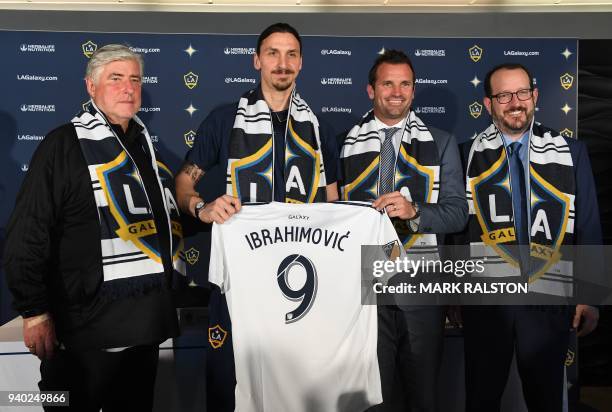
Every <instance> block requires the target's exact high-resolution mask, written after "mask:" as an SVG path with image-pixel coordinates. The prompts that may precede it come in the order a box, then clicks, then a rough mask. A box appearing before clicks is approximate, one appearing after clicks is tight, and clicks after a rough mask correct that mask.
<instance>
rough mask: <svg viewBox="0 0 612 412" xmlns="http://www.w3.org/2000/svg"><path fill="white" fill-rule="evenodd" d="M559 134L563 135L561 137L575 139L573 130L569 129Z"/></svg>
mask: <svg viewBox="0 0 612 412" xmlns="http://www.w3.org/2000/svg"><path fill="white" fill-rule="evenodd" d="M559 133H560V134H561V136H563V137H568V138H570V139H571V138H572V137H574V132H573V131H572V130H571V129H568V128H567V127H566V128H565V129H563V130H561V131H560V132H559Z"/></svg>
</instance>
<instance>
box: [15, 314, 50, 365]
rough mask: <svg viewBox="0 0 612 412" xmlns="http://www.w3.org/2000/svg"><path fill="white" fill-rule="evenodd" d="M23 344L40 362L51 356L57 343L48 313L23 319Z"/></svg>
mask: <svg viewBox="0 0 612 412" xmlns="http://www.w3.org/2000/svg"><path fill="white" fill-rule="evenodd" d="M23 342H24V343H25V345H26V346H27V347H28V349H29V350H30V352H31V353H32V354H33V355H36V356H38V357H39V358H40V359H41V360H42V359H50V358H51V357H52V356H53V352H54V350H55V347H56V346H57V344H58V342H57V339H56V338H55V325H54V323H53V319H52V318H51V316H50V315H49V314H48V313H43V314H42V315H38V316H32V317H31V318H24V319H23Z"/></svg>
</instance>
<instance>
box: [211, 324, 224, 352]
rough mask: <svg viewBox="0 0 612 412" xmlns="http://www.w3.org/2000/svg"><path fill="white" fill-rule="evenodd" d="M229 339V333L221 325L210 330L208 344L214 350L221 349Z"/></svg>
mask: <svg viewBox="0 0 612 412" xmlns="http://www.w3.org/2000/svg"><path fill="white" fill-rule="evenodd" d="M226 338H227V331H226V330H225V329H223V328H222V327H221V326H219V324H216V325H215V326H213V327H210V328H208V342H210V346H212V347H213V349H219V348H220V347H221V346H223V344H224V343H225V339H226Z"/></svg>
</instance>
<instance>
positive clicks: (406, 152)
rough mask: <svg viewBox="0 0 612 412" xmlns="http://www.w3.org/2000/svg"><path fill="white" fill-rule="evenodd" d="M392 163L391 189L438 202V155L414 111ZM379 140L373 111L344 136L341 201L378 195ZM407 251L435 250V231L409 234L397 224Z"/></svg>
mask: <svg viewBox="0 0 612 412" xmlns="http://www.w3.org/2000/svg"><path fill="white" fill-rule="evenodd" d="M402 133H403V134H402V140H401V145H400V148H399V153H398V155H397V159H396V164H395V177H394V188H395V190H397V191H399V192H400V193H402V194H403V195H404V196H405V197H406V198H408V200H411V201H413V202H417V203H437V201H438V192H439V189H440V156H439V153H438V148H437V146H436V144H435V142H434V139H433V136H432V135H431V133H430V132H429V129H427V126H425V124H424V123H423V122H422V121H421V119H419V118H418V117H417V116H416V114H415V113H414V112H413V111H410V113H409V114H408V117H407V119H406V123H405V126H404V130H403V132H402ZM381 147H382V145H381V141H380V137H379V135H378V127H377V124H376V119H375V117H374V112H373V111H369V112H368V113H366V114H365V115H364V116H363V118H362V119H361V122H360V123H359V124H357V125H356V126H354V127H353V128H352V129H351V130H350V131H349V133H348V135H347V136H346V138H345V139H344V144H343V146H342V151H341V153H340V164H341V167H342V171H343V177H344V183H343V186H342V187H341V193H342V200H361V201H371V200H374V199H376V198H377V197H378V196H379V195H378V189H379V188H378V184H379V179H380V170H379V169H380V168H379V164H380V150H381ZM396 230H397V232H398V233H397V234H398V236H399V238H400V240H401V241H402V243H403V245H404V248H405V249H406V250H408V249H410V251H409V252H408V253H411V252H415V253H420V254H429V253H433V254H435V253H437V248H436V235H435V234H433V233H432V234H414V233H410V231H409V230H408V229H407V227H406V225H396Z"/></svg>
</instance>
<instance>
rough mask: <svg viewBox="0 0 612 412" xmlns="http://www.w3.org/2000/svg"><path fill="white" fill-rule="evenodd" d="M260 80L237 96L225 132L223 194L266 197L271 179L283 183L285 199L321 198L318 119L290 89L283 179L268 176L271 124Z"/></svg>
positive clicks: (270, 191) (322, 176) (269, 194)
mask: <svg viewBox="0 0 612 412" xmlns="http://www.w3.org/2000/svg"><path fill="white" fill-rule="evenodd" d="M271 119H272V117H271V113H270V108H269V107H268V104H267V103H266V101H265V100H264V97H263V93H262V91H261V86H258V87H257V88H255V89H252V90H249V91H248V92H247V93H245V94H244V96H242V98H241V99H240V101H239V102H238V110H237V111H236V118H235V120H234V127H233V129H232V133H231V136H230V145H229V159H228V163H227V194H229V195H232V196H235V197H237V198H239V199H241V200H242V201H243V202H270V201H272V200H273V197H274V195H273V194H274V188H273V185H275V184H283V185H284V187H285V202H288V203H312V202H321V201H325V199H326V196H325V185H326V182H325V170H324V167H323V156H322V155H321V140H320V138H319V122H318V120H317V118H316V116H315V115H314V113H313V112H312V111H311V110H310V107H308V105H307V104H306V102H305V101H304V100H302V99H301V98H300V96H299V94H297V93H296V92H295V89H294V90H293V92H292V94H291V100H290V104H289V116H288V118H287V127H286V130H285V136H284V141H285V165H284V176H285V181H284V182H275V181H274V169H273V168H274V138H273V135H274V130H273V126H272V120H271Z"/></svg>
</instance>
